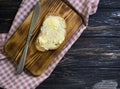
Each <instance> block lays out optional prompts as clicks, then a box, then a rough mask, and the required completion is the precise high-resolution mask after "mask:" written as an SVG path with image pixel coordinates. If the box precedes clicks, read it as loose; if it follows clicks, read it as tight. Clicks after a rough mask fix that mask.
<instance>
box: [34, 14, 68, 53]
mask: <svg viewBox="0 0 120 89" xmlns="http://www.w3.org/2000/svg"><path fill="white" fill-rule="evenodd" d="M50 15H53V16H60V15H57V14H53V13H49V14H47V15H46V16H45V18H44V20H43V22H44V21H45V20H46V18H47V17H48V16H50ZM60 17H61V16H60ZM65 25H66V23H65ZM42 26H43V23H42ZM65 30H66V28H65ZM40 36H41V32H40V33H39V35H38V36H37V39H36V41H35V47H36V49H37V50H38V51H41V52H46V51H48V50H56V49H57V48H58V47H59V46H60V45H61V44H62V43H63V42H62V43H61V44H56V47H54V48H50V49H48V50H46V49H45V48H43V47H41V46H40V44H39V41H38V38H39V37H40ZM65 36H66V32H65ZM64 40H65V39H64Z"/></svg>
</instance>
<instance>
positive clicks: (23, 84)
mask: <svg viewBox="0 0 120 89" xmlns="http://www.w3.org/2000/svg"><path fill="white" fill-rule="evenodd" d="M37 1H38V0H24V2H22V3H21V5H20V8H19V10H18V12H17V14H16V16H15V18H14V21H13V24H12V26H11V28H10V31H9V32H8V33H4V34H0V87H2V88H5V89H34V88H36V87H37V86H38V85H39V84H41V83H42V82H43V81H44V80H45V79H46V78H48V77H49V76H50V74H51V73H52V71H53V70H54V68H55V67H56V65H57V64H58V63H59V62H60V60H61V59H62V58H63V56H64V55H65V53H66V52H67V51H68V49H70V47H71V46H72V45H73V43H74V42H75V41H76V40H77V39H78V38H79V36H80V35H81V33H82V32H83V31H84V29H85V28H86V26H85V25H82V26H80V27H79V29H78V30H77V31H76V32H75V34H74V35H73V36H72V37H71V39H70V40H69V42H68V43H67V44H66V45H65V47H64V49H63V50H62V52H61V53H60V54H59V55H58V56H57V57H56V58H55V59H54V61H52V63H51V64H50V65H49V66H48V67H47V69H46V70H45V71H44V72H43V73H42V74H41V75H40V76H38V77H33V76H30V75H27V74H26V73H25V72H23V73H22V74H21V75H16V74H15V65H14V63H13V61H11V60H9V58H8V57H6V56H5V55H4V53H3V45H4V43H5V41H7V39H9V38H10V36H11V35H12V34H13V33H14V32H15V30H16V29H17V28H18V27H19V25H20V24H21V23H22V22H23V21H24V19H25V18H26V17H27V15H28V14H29V12H30V11H31V9H32V8H33V6H34V5H35V4H36V2H37ZM68 1H69V2H70V4H71V5H72V6H73V7H74V8H75V9H76V10H77V11H78V12H79V13H81V14H82V15H83V16H84V20H85V23H86V24H87V23H88V18H89V15H92V14H94V13H95V12H96V9H97V5H98V2H99V0H68Z"/></svg>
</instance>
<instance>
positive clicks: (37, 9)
mask: <svg viewBox="0 0 120 89" xmlns="http://www.w3.org/2000/svg"><path fill="white" fill-rule="evenodd" d="M39 14H40V1H38V2H37V4H36V5H35V8H34V11H33V15H32V20H31V23H30V30H29V32H28V37H27V41H26V44H25V48H24V50H23V53H22V56H21V59H20V61H19V64H18V66H17V71H16V72H17V74H21V73H22V71H23V69H24V64H25V60H26V56H27V52H28V48H29V43H30V39H31V37H32V34H33V31H34V28H35V25H36V23H37V20H38V17H39Z"/></svg>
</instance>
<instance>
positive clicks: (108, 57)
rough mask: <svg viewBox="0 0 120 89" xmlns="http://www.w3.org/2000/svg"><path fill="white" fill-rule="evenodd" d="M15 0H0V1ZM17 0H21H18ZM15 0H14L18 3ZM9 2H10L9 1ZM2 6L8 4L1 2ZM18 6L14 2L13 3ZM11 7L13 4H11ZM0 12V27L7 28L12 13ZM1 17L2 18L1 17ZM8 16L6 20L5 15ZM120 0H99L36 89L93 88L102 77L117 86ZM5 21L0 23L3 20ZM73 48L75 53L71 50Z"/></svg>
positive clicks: (119, 78)
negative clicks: (84, 27) (79, 32)
mask: <svg viewBox="0 0 120 89" xmlns="http://www.w3.org/2000/svg"><path fill="white" fill-rule="evenodd" d="M2 1H4V2H7V1H8V2H9V1H15V0H0V12H2V11H4V10H6V9H5V8H3V9H1V3H2ZM17 2H20V0H17ZM17 2H15V3H17ZM11 6H12V3H11ZM3 7H7V4H4V5H3ZM13 7H15V8H16V10H17V7H18V6H17V5H16V6H15V5H13ZM10 9H11V10H12V9H13V8H12V7H11V8H10ZM6 13H8V14H9V15H10V16H9V15H6V16H3V15H1V13H0V28H3V29H4V30H0V31H1V32H7V31H8V30H9V26H10V24H11V21H12V20H13V17H14V16H13V13H15V12H12V13H9V10H6ZM3 18H4V19H3ZM7 18H9V19H10V20H9V21H7V20H6V19H7ZM119 19H120V2H119V0H100V4H99V8H98V11H97V13H96V14H95V15H93V16H90V21H89V27H88V29H87V30H85V31H84V33H83V34H82V36H81V37H80V38H79V39H78V40H77V42H76V43H75V44H74V45H73V46H72V48H71V49H70V50H69V52H67V54H66V55H65V57H64V58H63V60H62V61H61V62H60V63H59V65H58V66H57V67H56V69H55V71H54V72H53V73H52V75H51V76H50V77H49V78H48V79H47V80H46V81H45V82H43V83H42V84H41V85H40V86H38V87H37V88H36V89H66V88H69V89H92V88H93V86H94V85H95V84H96V83H98V82H101V81H102V80H114V81H116V82H117V83H118V89H119V88H120V54H119V53H120V42H119V40H120V35H119V34H120V20H119ZM1 23H3V24H4V23H6V24H4V26H6V27H2V26H3V24H1ZM73 52H74V53H73Z"/></svg>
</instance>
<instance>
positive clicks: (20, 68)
mask: <svg viewBox="0 0 120 89" xmlns="http://www.w3.org/2000/svg"><path fill="white" fill-rule="evenodd" d="M31 36H32V35H28V38H27V42H26V45H25V49H24V50H23V53H22V56H21V59H20V61H19V64H18V67H17V74H21V73H22V71H23V69H24V65H25V60H26V57H27V52H28V48H29V43H30V39H31Z"/></svg>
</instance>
